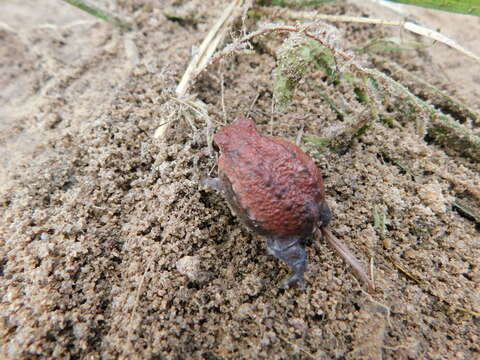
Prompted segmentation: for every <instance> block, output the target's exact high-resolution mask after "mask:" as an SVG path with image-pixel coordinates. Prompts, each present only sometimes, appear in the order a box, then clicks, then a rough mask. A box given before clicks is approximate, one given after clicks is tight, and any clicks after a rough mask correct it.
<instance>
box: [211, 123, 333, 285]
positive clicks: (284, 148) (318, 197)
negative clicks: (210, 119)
mask: <svg viewBox="0 0 480 360" xmlns="http://www.w3.org/2000/svg"><path fill="white" fill-rule="evenodd" d="M214 142H215V144H216V145H217V146H218V147H219V149H220V153H221V155H220V158H219V161H218V172H219V178H218V179H210V180H207V181H206V184H207V185H210V186H212V187H215V188H217V189H218V190H220V191H221V192H222V193H223V194H224V196H225V198H226V200H227V202H228V204H229V205H230V208H231V209H232V212H234V213H235V214H236V215H237V216H238V217H239V218H240V219H241V220H242V221H243V223H244V224H245V225H247V226H248V227H249V228H250V229H252V230H253V231H255V232H257V233H259V234H261V235H264V236H266V237H267V238H268V241H267V244H268V249H269V252H270V253H271V254H272V255H275V256H276V257H277V258H279V259H281V260H283V261H284V262H286V263H287V264H288V265H289V266H291V267H292V268H293V270H294V271H295V273H294V274H293V275H292V277H291V278H290V279H288V280H287V281H286V283H285V285H287V286H288V285H290V284H292V283H296V282H302V281H303V273H304V272H305V271H306V266H307V256H306V252H305V249H304V244H303V243H304V239H305V238H307V237H308V236H310V235H311V234H312V233H313V232H314V231H315V228H316V227H317V226H319V227H324V226H326V225H327V224H328V222H329V221H330V218H331V213H330V209H329V207H328V205H327V203H326V201H325V190H324V185H323V180H322V175H321V173H320V171H319V170H318V168H317V167H316V165H315V163H314V162H313V160H312V159H311V158H310V157H308V156H307V155H306V154H305V153H304V152H303V151H302V150H301V149H300V148H298V147H297V146H296V145H294V144H292V143H290V142H288V141H286V140H283V139H280V138H277V137H272V136H262V135H261V134H260V133H259V132H258V131H257V129H256V127H255V124H254V122H253V121H252V120H251V119H248V118H246V119H240V120H237V121H235V122H234V123H233V124H231V125H228V126H225V127H223V128H222V129H221V130H220V131H218V133H217V134H216V135H215V136H214Z"/></svg>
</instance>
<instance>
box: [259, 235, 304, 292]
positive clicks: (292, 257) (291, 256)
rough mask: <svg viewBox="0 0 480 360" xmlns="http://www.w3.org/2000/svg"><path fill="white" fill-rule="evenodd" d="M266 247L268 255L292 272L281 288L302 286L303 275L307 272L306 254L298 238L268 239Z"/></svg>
mask: <svg viewBox="0 0 480 360" xmlns="http://www.w3.org/2000/svg"><path fill="white" fill-rule="evenodd" d="M267 246H268V252H269V254H271V255H273V256H275V257H276V258H277V259H280V260H282V261H283V262H285V263H286V264H287V265H289V266H290V267H291V268H292V270H293V271H294V273H293V275H292V276H291V277H290V278H289V279H287V280H285V281H284V282H283V283H282V285H281V287H284V288H288V287H291V286H294V285H303V283H304V279H303V274H304V273H305V271H306V270H307V253H306V252H305V249H304V248H303V246H302V244H301V242H300V238H295V239H288V240H286V239H276V238H269V239H268V241H267Z"/></svg>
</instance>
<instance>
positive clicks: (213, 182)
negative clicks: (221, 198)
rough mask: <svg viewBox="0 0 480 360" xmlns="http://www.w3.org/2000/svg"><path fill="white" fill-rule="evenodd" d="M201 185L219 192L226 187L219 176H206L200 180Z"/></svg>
mask: <svg viewBox="0 0 480 360" xmlns="http://www.w3.org/2000/svg"><path fill="white" fill-rule="evenodd" d="M200 185H201V186H202V187H207V188H209V189H213V190H217V191H219V192H221V191H223V188H224V187H223V182H222V180H220V179H219V178H210V177H204V178H202V179H201V180H200Z"/></svg>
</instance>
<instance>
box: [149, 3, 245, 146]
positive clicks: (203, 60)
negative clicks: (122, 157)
mask: <svg viewBox="0 0 480 360" xmlns="http://www.w3.org/2000/svg"><path fill="white" fill-rule="evenodd" d="M243 3H244V0H234V1H233V2H231V3H230V5H228V6H227V8H226V9H225V10H224V11H223V13H222V15H221V16H220V18H219V19H218V20H217V22H216V23H215V24H214V25H213V27H212V28H211V29H210V31H209V32H208V34H207V36H206V37H205V39H203V42H202V44H201V45H200V47H199V48H198V50H197V52H196V54H195V55H194V56H193V58H192V60H191V61H190V63H189V64H188V67H187V70H185V73H184V74H183V76H182V79H181V80H180V82H179V84H178V86H177V88H176V90H175V92H176V94H177V96H178V97H179V98H182V97H184V96H185V95H186V94H187V91H188V88H189V86H190V84H191V82H192V80H193V78H194V75H195V74H198V73H199V72H200V71H201V70H202V69H204V68H205V67H206V66H207V64H208V63H209V61H210V58H211V57H212V55H213V53H214V52H215V50H216V48H217V46H218V44H219V43H220V41H221V40H222V39H223V38H224V36H225V34H226V33H227V31H228V29H229V26H230V25H231V24H232V22H233V19H235V17H236V16H237V15H238V14H239V12H240V10H241V9H242V5H243ZM170 124H171V123H170V122H169V123H166V124H164V125H162V126H159V127H158V128H157V130H156V131H155V134H154V137H155V138H157V139H159V138H163V137H164V136H165V133H166V132H167V130H168V128H169V126H170Z"/></svg>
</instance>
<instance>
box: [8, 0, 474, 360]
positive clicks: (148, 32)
mask: <svg viewBox="0 0 480 360" xmlns="http://www.w3.org/2000/svg"><path fill="white" fill-rule="evenodd" d="M211 3H212V4H211V6H208V7H207V6H204V5H202V4H203V2H202V1H192V2H187V1H178V0H171V1H162V2H157V1H144V2H142V3H138V4H136V5H133V4H131V3H130V2H125V1H118V8H113V10H116V11H118V12H119V13H121V14H123V15H124V16H127V14H128V18H129V19H131V20H132V21H134V22H135V23H136V24H137V25H138V29H137V30H136V31H134V32H130V33H122V32H121V31H119V30H118V29H115V28H114V27H112V26H111V25H109V24H107V23H104V22H100V21H97V20H96V19H94V18H92V17H91V16H89V15H88V14H85V13H82V12H81V11H79V10H77V9H75V8H73V7H71V6H69V5H67V4H64V3H62V2H60V1H58V2H46V3H44V4H42V7H39V6H40V5H39V4H38V2H36V1H32V0H24V1H2V2H0V59H1V63H0V166H1V168H2V171H1V172H0V183H1V186H0V212H1V222H0V246H1V248H0V284H1V287H0V288H1V303H0V315H1V317H0V330H1V332H0V336H1V337H0V339H1V340H0V345H1V348H0V357H2V358H4V359H43V358H58V359H63V358H65V359H97V358H105V359H107V358H131V359H135V358H139V359H185V358H195V359H233V358H235V359H239V358H245V359H250V358H254V359H257V358H262V359H311V358H315V359H317V358H318V359H323V358H325V359H331V358H339V359H343V358H345V359H360V358H365V359H381V358H387V359H408V358H411V359H418V358H428V359H438V358H452V359H453V358H455V359H473V358H475V357H480V345H479V344H480V317H479V316H478V314H479V313H480V260H479V259H480V233H479V225H478V224H476V223H475V221H474V220H472V219H471V218H468V217H465V216H462V214H460V213H459V212H458V211H456V210H455V209H454V207H453V206H452V203H453V201H454V200H455V199H456V198H467V197H468V198H469V199H471V200H473V201H475V202H477V203H478V202H480V190H479V189H480V171H479V170H480V169H479V168H480V166H479V164H478V162H475V161H473V160H472V159H469V158H465V157H462V156H460V155H456V154H455V153H453V152H451V151H449V149H446V148H444V147H439V146H437V145H435V144H434V143H432V142H431V141H429V139H428V138H424V137H422V136H419V135H418V133H419V132H418V128H417V126H416V123H415V121H409V120H408V119H407V120H406V119H405V109H403V108H402V106H401V103H402V100H401V99H393V98H392V102H391V104H386V105H385V106H384V107H382V108H381V111H382V112H383V114H384V115H385V116H388V118H389V119H393V120H394V123H395V124H397V125H394V126H387V125H386V124H385V123H384V122H380V121H377V122H373V123H372V124H371V126H370V128H369V129H368V130H367V131H366V132H365V133H364V134H363V135H362V136H361V137H359V138H356V139H355V140H354V141H353V142H352V143H351V144H350V146H348V148H347V149H345V151H342V152H341V153H337V152H333V151H323V150H321V149H319V148H318V147H316V146H314V145H313V144H312V143H308V142H306V141H305V140H304V141H303V142H302V144H301V145H302V147H303V148H304V149H306V150H307V151H308V152H309V153H310V154H311V155H312V156H313V157H314V158H315V160H316V162H317V164H318V166H319V168H320V169H321V170H322V172H323V174H324V177H325V183H326V190H327V197H328V201H329V204H330V206H331V208H332V210H333V213H334V219H333V222H332V231H333V232H334V233H335V234H336V235H337V236H338V237H340V238H341V239H343V241H345V242H346V243H348V245H349V247H350V248H351V249H352V250H353V251H354V252H355V253H356V254H357V256H358V257H359V258H360V259H362V261H363V262H364V263H366V264H368V263H369V262H370V261H371V260H372V261H373V263H374V275H375V281H376V286H377V290H376V292H375V293H373V294H368V293H366V292H365V290H364V288H363V287H362V285H360V284H359V283H358V282H357V280H356V279H355V277H354V276H353V275H352V273H351V272H350V270H349V269H348V267H346V266H345V264H344V263H343V262H342V261H341V259H340V258H339V257H338V256H336V254H335V253H334V252H333V251H332V250H331V249H329V248H328V247H327V246H326V244H325V243H324V242H322V241H321V240H319V239H313V240H312V241H311V244H310V246H309V248H308V256H309V259H310V268H309V271H308V273H307V275H306V278H307V284H306V286H305V288H303V289H290V290H283V289H279V287H278V284H279V283H280V282H281V281H282V280H283V279H284V278H285V277H286V276H288V269H287V267H286V266H284V265H283V264H281V263H280V262H278V261H277V260H276V259H274V258H272V257H270V256H269V255H267V253H266V249H265V248H266V246H265V241H264V239H262V238H260V237H258V236H256V235H254V234H251V233H250V232H249V231H248V230H246V229H245V228H243V227H242V226H241V225H240V224H239V222H238V220H237V219H236V218H234V217H233V216H232V215H231V213H230V211H229V209H228V206H227V205H226V203H225V202H224V200H223V199H222V198H221V196H220V195H218V194H216V193H214V192H209V191H205V190H202V189H200V187H199V184H198V179H199V176H201V174H205V173H207V172H209V171H213V172H214V171H215V160H214V158H213V157H204V158H203V159H202V160H201V161H200V162H199V163H198V170H197V169H196V167H195V166H194V165H195V163H196V156H197V155H198V154H199V152H200V151H201V150H202V149H204V148H205V147H206V146H207V140H206V137H205V132H204V128H205V123H204V121H203V120H202V119H199V118H197V117H195V116H191V118H190V120H191V124H189V122H188V121H185V120H178V121H176V122H174V123H173V124H172V126H171V129H170V131H169V133H168V137H167V138H166V139H164V140H162V141H160V140H158V139H155V138H154V136H153V134H154V133H155V130H156V129H157V127H158V126H159V125H160V124H162V123H164V122H165V121H168V120H169V119H170V118H169V115H170V114H172V113H173V111H174V110H178V108H179V106H180V105H179V104H177V103H175V102H174V101H172V100H171V96H172V95H173V94H174V89H175V86H176V84H177V83H178V81H179V79H180V78H181V76H182V74H183V72H184V71H185V68H186V66H187V64H188V62H189V60H190V56H191V52H192V47H193V46H197V45H198V44H199V43H200V42H201V41H202V39H203V38H204V36H205V34H206V33H207V32H208V30H209V29H210V27H211V26H212V24H213V23H214V21H215V19H216V18H217V17H218V16H219V14H220V13H221V12H222V10H223V8H224V6H225V2H224V1H220V0H217V1H212V2H211ZM108 5H109V3H106V4H105V6H108ZM316 9H317V11H321V12H324V13H329V14H348V15H357V16H358V15H370V16H382V17H390V16H391V17H395V16H396V17H398V16H402V15H398V14H394V13H392V12H390V11H389V10H385V9H381V8H378V6H373V5H368V6H367V5H364V7H363V8H358V7H357V6H356V5H354V4H350V3H345V2H342V1H338V2H335V3H331V4H327V5H324V6H318V7H316ZM165 11H167V12H170V13H171V12H172V11H176V12H178V13H179V14H180V15H181V16H182V18H183V19H184V20H182V21H173V20H169V19H168V18H167V17H166V16H165V15H164V14H165ZM408 11H409V12H410V14H412V11H414V10H413V8H408ZM415 11H416V12H417V14H416V15H415V16H414V15H409V16H410V18H411V19H416V20H419V21H420V20H421V21H423V22H424V23H425V24H426V25H429V26H431V27H432V28H437V27H442V31H445V33H447V34H449V35H452V36H453V37H456V38H457V39H458V40H459V41H460V42H461V43H462V44H463V45H465V46H466V47H469V48H470V49H473V50H477V53H478V49H480V44H479V41H480V39H479V37H478V36H474V35H473V34H478V33H479V32H480V19H478V18H470V17H467V16H461V15H452V14H448V15H445V14H439V13H437V12H432V11H427V10H418V9H415ZM446 19H449V24H450V27H448V28H445V30H444V24H445V21H446ZM240 26H241V24H237V25H236V27H235V30H236V31H238V30H239V29H240ZM244 26H245V27H246V28H247V29H248V30H254V29H257V28H258V26H259V23H257V20H255V19H251V18H248V19H246V20H245V23H244ZM336 26H337V27H338V29H339V31H340V34H341V37H342V41H341V43H342V46H344V47H345V48H347V49H357V48H361V47H363V46H364V45H365V44H366V42H367V41H369V40H370V39H373V38H375V37H386V36H395V37H400V36H402V37H405V38H408V37H409V35H408V34H405V33H403V32H402V33H400V32H399V30H398V29H387V28H385V29H381V28H378V27H375V26H373V25H358V24H345V23H344V24H337V25H336ZM283 38H284V37H282V36H272V37H271V38H266V39H263V40H258V41H256V42H255V43H254V48H253V50H254V51H253V52H252V53H249V54H239V55H235V56H233V57H231V58H229V59H228V61H226V62H225V63H224V64H223V65H222V66H213V67H211V68H210V69H209V71H208V72H207V73H206V74H204V75H203V76H202V77H201V78H200V79H199V81H198V82H197V85H196V86H195V88H194V89H193V92H194V93H195V94H196V95H197V98H198V99H201V100H202V101H203V102H205V104H207V108H208V112H209V114H210V116H211V117H212V119H213V120H214V121H215V124H214V125H215V127H216V128H217V127H219V126H221V124H222V123H226V122H231V121H232V120H233V119H236V118H238V117H240V116H245V115H246V114H250V115H251V116H253V117H254V118H255V121H256V123H257V124H258V127H259V129H261V131H262V132H264V133H272V134H274V135H276V136H281V137H284V138H287V139H290V140H292V141H295V139H296V137H297V135H298V133H299V131H300V129H301V128H303V131H304V139H305V138H308V137H321V136H322V134H325V133H328V132H329V131H332V129H335V128H338V126H339V124H340V125H341V123H342V121H344V120H345V119H341V118H339V116H338V113H336V112H335V111H334V110H332V106H330V105H329V104H328V103H327V102H326V101H325V100H324V98H322V97H321V96H319V93H318V91H317V90H315V86H317V87H321V88H322V91H323V92H324V93H325V94H326V95H328V96H330V95H331V96H332V97H334V98H338V99H342V102H341V103H340V100H339V102H338V104H337V105H339V106H340V107H342V109H343V110H345V112H346V113H347V114H355V109H356V107H359V106H362V105H361V104H359V103H358V99H357V98H356V97H355V95H354V92H353V91H352V86H350V87H349V86H348V84H347V85H346V84H343V85H340V86H334V85H332V84H330V83H328V82H327V81H325V79H324V78H323V77H322V76H321V74H320V75H319V74H318V73H315V72H313V73H312V74H311V75H310V76H307V80H308V81H305V82H303V83H302V85H301V86H300V88H299V89H298V91H297V92H296V93H295V97H294V101H293V103H292V104H291V106H289V107H288V108H287V109H286V110H285V112H284V113H283V114H281V113H279V112H274V113H272V88H273V76H272V71H273V68H274V66H275V58H274V56H273V54H272V49H275V47H276V46H277V45H278V44H279V43H280V41H281V39H283ZM412 38H413V37H412ZM413 39H415V40H417V41H419V40H420V39H419V38H413ZM227 40H228V39H227ZM426 41H427V42H428V40H426ZM382 55H383V56H384V57H387V58H389V59H390V60H392V61H394V62H396V63H398V64H400V65H402V66H404V67H405V68H407V69H409V70H410V71H412V72H413V73H414V74H415V75H416V76H418V77H419V78H423V79H425V80H428V81H429V82H430V83H432V84H433V85H435V86H437V87H438V88H440V89H444V90H446V91H447V92H448V93H449V94H451V95H454V96H455V97H457V98H458V99H460V100H461V101H464V102H465V103H466V104H467V105H468V106H469V107H470V108H472V109H474V110H475V111H477V112H478V111H479V110H480V87H479V84H480V78H479V77H478V74H479V73H480V65H478V64H476V63H474V62H473V61H471V60H469V59H467V58H465V57H463V56H461V55H459V54H458V53H457V52H455V51H454V50H451V49H448V48H445V47H443V46H441V45H438V44H435V45H434V46H431V47H429V48H428V49H424V50H408V51H404V52H384V53H382ZM357 56H358V57H359V58H360V59H363V60H362V61H364V63H365V64H366V65H368V66H378V67H379V68H380V69H383V70H384V68H385V66H384V65H382V64H381V61H378V58H377V59H376V60H375V59H374V56H373V55H372V56H371V57H370V56H369V54H366V55H365V54H363V55H362V54H358V55H357ZM397 77H398V78H399V79H400V80H402V77H401V75H399V74H397ZM222 80H223V84H224V86H223V89H222V85H221V84H222ZM312 82H313V84H314V85H315V86H311V84H312ZM415 90H418V92H421V89H412V91H415ZM222 93H223V104H224V106H223V104H222ZM392 96H393V95H392ZM425 100H426V101H429V102H432V103H434V101H435V100H434V99H429V98H428V96H427V97H426V98H425ZM252 104H253V105H252ZM389 124H391V122H390V123H389ZM191 125H193V126H194V127H195V129H196V130H193V129H192V126H191ZM417 125H418V124H417ZM465 126H468V127H469V128H470V129H472V131H475V132H477V133H478V127H477V126H478V124H475V122H473V121H470V122H465ZM375 211H377V212H379V211H380V212H383V213H385V214H386V228H385V233H381V232H379V231H378V229H375V227H374V222H373V213H374V212H375Z"/></svg>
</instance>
